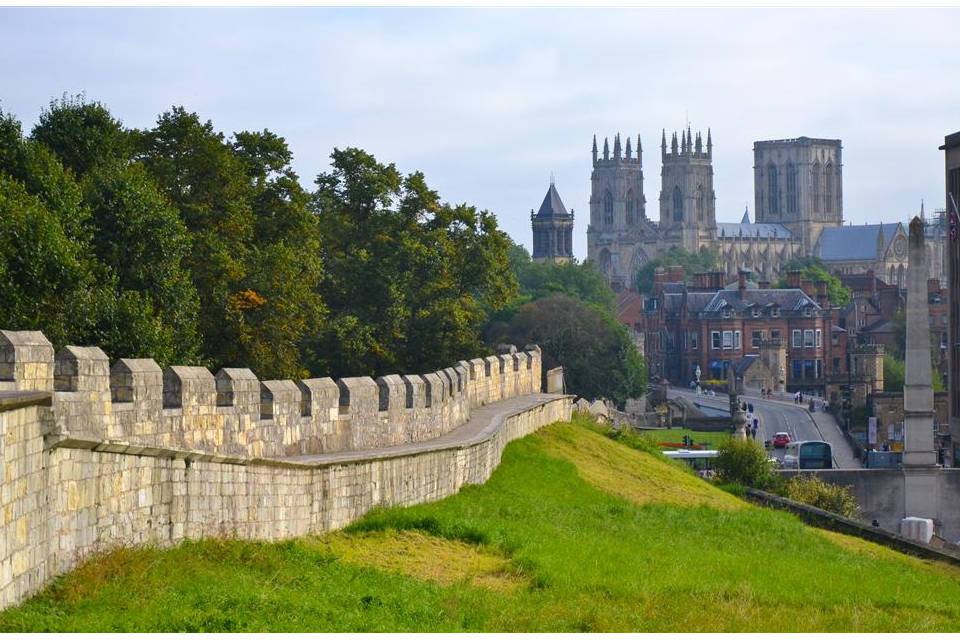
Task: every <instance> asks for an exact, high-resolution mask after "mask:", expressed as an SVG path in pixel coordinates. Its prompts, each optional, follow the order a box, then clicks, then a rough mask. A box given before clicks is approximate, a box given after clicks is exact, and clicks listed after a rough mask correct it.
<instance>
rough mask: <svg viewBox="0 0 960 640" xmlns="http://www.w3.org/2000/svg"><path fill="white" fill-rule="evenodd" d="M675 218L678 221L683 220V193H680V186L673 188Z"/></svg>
mask: <svg viewBox="0 0 960 640" xmlns="http://www.w3.org/2000/svg"><path fill="white" fill-rule="evenodd" d="M673 219H674V220H676V221H677V222H680V221H682V220H683V194H682V193H680V187H674V188H673Z"/></svg>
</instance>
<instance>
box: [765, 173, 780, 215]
mask: <svg viewBox="0 0 960 640" xmlns="http://www.w3.org/2000/svg"><path fill="white" fill-rule="evenodd" d="M767 201H768V204H767V213H769V214H770V215H774V216H778V215H780V174H779V171H778V170H777V167H776V166H774V165H772V164H771V165H769V166H768V167H767Z"/></svg>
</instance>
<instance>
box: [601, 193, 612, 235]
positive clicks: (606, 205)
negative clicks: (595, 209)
mask: <svg viewBox="0 0 960 640" xmlns="http://www.w3.org/2000/svg"><path fill="white" fill-rule="evenodd" d="M603 224H605V225H607V226H608V227H612V226H613V194H612V193H610V191H607V192H606V193H604V194H603Z"/></svg>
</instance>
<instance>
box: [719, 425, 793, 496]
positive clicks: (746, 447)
mask: <svg viewBox="0 0 960 640" xmlns="http://www.w3.org/2000/svg"><path fill="white" fill-rule="evenodd" d="M713 467H714V469H715V470H716V472H717V477H718V478H719V480H720V481H721V482H731V483H737V484H741V485H743V486H745V487H752V488H754V489H761V490H770V489H776V488H777V487H778V485H779V484H780V483H779V480H780V478H779V477H778V476H777V474H776V473H775V472H774V470H773V466H772V465H771V463H770V461H769V458H768V456H767V452H766V451H765V450H764V448H763V447H762V446H760V444H759V443H758V442H757V441H756V440H751V439H749V438H746V439H741V438H729V439H727V440H725V441H724V442H722V443H721V444H720V445H719V446H718V447H717V458H716V460H715V461H714V463H713Z"/></svg>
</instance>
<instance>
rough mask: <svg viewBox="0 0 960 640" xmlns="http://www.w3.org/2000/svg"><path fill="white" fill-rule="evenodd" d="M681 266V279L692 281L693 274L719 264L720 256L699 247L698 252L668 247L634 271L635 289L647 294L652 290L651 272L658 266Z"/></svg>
mask: <svg viewBox="0 0 960 640" xmlns="http://www.w3.org/2000/svg"><path fill="white" fill-rule="evenodd" d="M669 266H681V267H683V280H684V282H686V283H688V284H689V283H690V282H692V281H693V276H694V275H695V274H697V273H703V272H705V271H714V270H716V269H717V268H718V267H719V266H720V256H719V255H718V254H717V252H716V251H713V250H711V249H707V248H701V249H700V251H698V252H692V251H687V250H686V249H684V248H683V247H670V248H669V249H668V250H667V251H665V252H664V253H662V254H660V255H659V256H657V257H656V258H654V259H653V260H650V261H649V262H647V263H646V264H644V265H643V266H642V267H640V269H639V270H638V271H637V273H636V279H635V282H636V286H637V291H639V292H640V293H646V294H649V293H650V292H651V291H653V274H654V272H655V271H656V270H657V268H658V267H669Z"/></svg>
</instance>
